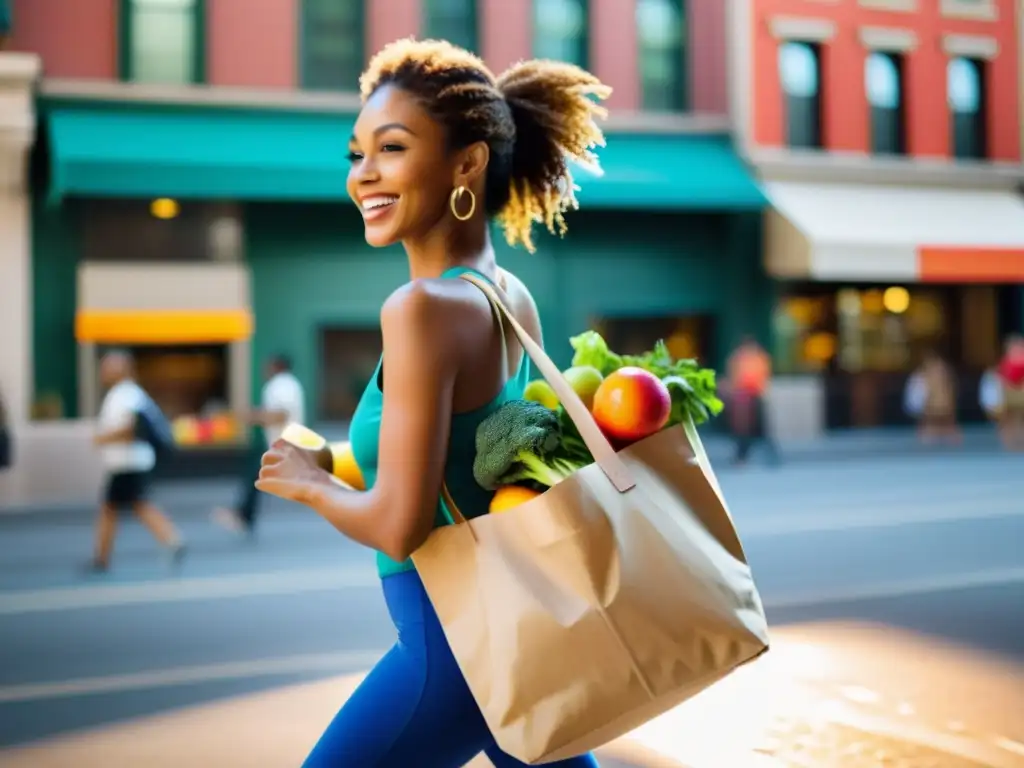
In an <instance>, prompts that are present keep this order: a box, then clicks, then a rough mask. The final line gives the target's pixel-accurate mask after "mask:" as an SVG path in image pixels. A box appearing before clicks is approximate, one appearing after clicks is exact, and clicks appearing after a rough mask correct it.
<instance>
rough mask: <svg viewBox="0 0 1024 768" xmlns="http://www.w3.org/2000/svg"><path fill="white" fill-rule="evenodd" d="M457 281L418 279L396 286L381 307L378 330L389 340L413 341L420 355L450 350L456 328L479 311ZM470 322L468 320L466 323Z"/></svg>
mask: <svg viewBox="0 0 1024 768" xmlns="http://www.w3.org/2000/svg"><path fill="white" fill-rule="evenodd" d="M466 288H470V286H469V285H468V284H465V283H463V282H462V281H461V280H442V279H429V278H425V279H419V280H413V281H411V282H408V283H406V284H404V285H402V286H400V287H399V288H397V289H396V290H395V291H394V292H392V294H391V295H390V296H388V298H387V299H386V300H385V302H384V306H383V307H382V308H381V316H380V320H381V331H382V333H383V334H384V336H385V337H386V338H387V337H390V338H391V339H392V340H397V339H398V337H401V338H402V341H403V342H411V343H413V344H415V345H416V346H417V347H418V349H419V351H420V352H422V353H424V354H437V353H438V352H440V351H443V350H445V349H449V350H451V349H454V348H456V347H457V346H458V345H459V344H460V343H462V339H461V338H460V333H459V329H461V328H465V327H466V325H467V321H469V320H472V319H473V317H474V316H475V314H478V313H479V307H478V305H477V303H476V302H474V301H473V300H472V299H473V298H474V297H473V295H472V294H471V293H469V292H467V291H466ZM470 325H472V323H470Z"/></svg>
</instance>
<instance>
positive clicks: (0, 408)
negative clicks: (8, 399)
mask: <svg viewBox="0 0 1024 768" xmlns="http://www.w3.org/2000/svg"><path fill="white" fill-rule="evenodd" d="M11 431H12V430H11V425H10V424H9V423H8V420H7V411H6V410H5V408H4V398H3V394H2V393H0V471H3V470H5V469H9V468H10V466H11V465H12V464H13V463H14V437H13V435H12V434H11Z"/></svg>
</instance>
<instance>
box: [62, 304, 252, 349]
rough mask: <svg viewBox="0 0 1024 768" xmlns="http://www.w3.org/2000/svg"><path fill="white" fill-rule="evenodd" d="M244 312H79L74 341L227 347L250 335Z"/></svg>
mask: <svg viewBox="0 0 1024 768" xmlns="http://www.w3.org/2000/svg"><path fill="white" fill-rule="evenodd" d="M252 332H253V319H252V315H251V313H250V312H248V311H247V310H244V309H227V310H118V309H83V310H79V312H78V314H77V315H76V317H75V338H76V339H77V340H78V341H79V342H80V343H92V344H229V343H231V342H234V341H242V340H245V339H248V338H249V337H250V336H252Z"/></svg>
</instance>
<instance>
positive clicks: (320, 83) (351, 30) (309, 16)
mask: <svg viewBox="0 0 1024 768" xmlns="http://www.w3.org/2000/svg"><path fill="white" fill-rule="evenodd" d="M363 5H364V4H363V3H362V2H360V1H359V0H345V1H344V2H342V1H341V0H302V85H303V87H304V88H310V89H316V90H328V91H356V90H358V89H359V75H360V73H361V72H362V71H363V64H364V32H365V22H366V20H365V17H364V8H363Z"/></svg>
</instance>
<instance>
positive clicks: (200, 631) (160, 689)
mask: <svg viewBox="0 0 1024 768" xmlns="http://www.w3.org/2000/svg"><path fill="white" fill-rule="evenodd" d="M720 479H721V481H722V484H723V487H724V489H725V492H726V495H727V498H728V500H729V503H730V506H731V508H732V512H733V515H734V517H735V518H736V521H737V525H738V527H739V530H740V532H741V536H742V538H743V541H744V545H745V547H746V549H747V552H748V556H749V558H750V561H751V563H752V565H753V567H754V570H755V575H756V576H757V578H758V583H759V586H760V589H761V592H762V595H763V597H764V599H765V603H766V606H767V609H768V611H769V618H770V619H771V620H772V622H773V623H774V624H776V625H779V626H781V625H784V624H789V623H794V622H799V623H804V622H808V621H813V620H818V619H857V620H870V621H876V622H880V623H884V624H886V625H889V626H893V627H901V628H906V629H910V630H914V631H916V632H922V633H926V634H929V635H934V636H936V637H941V638H946V639H950V640H953V641H956V642H959V643H963V644H968V645H971V646H974V647H975V648H979V649H984V650H986V651H991V652H993V653H996V654H1001V655H1004V656H1006V657H1008V658H1010V659H1016V660H1020V661H1021V662H1024V547H1022V546H1021V542H1024V459H1022V457H1020V456H1008V455H992V454H984V455H957V454H937V455H921V456H914V457H903V458H898V457H892V456H890V457H885V458H881V459H876V460H864V459H862V460H857V461H851V460H844V461H832V462H830V461H818V462H813V463H802V464H796V463H794V464H792V465H787V466H785V467H783V468H782V469H779V470H770V469H762V468H757V467H753V468H750V469H749V470H744V471H733V470H727V471H723V472H722V473H721V475H720ZM227 493H228V489H227V488H225V487H224V486H223V485H219V484H206V485H197V486H195V487H194V488H191V489H186V490H180V489H178V490H171V491H167V492H165V494H164V501H165V502H166V507H167V508H168V510H169V511H170V512H171V513H172V514H173V515H174V517H175V518H176V520H177V521H178V522H179V524H180V526H181V528H182V530H183V531H184V533H185V534H186V536H187V537H188V539H189V541H190V544H191V551H190V554H189V557H188V559H187V560H186V562H185V564H184V566H183V567H182V568H181V569H180V571H177V572H175V571H172V570H171V569H170V568H169V566H168V564H167V563H166V562H164V561H163V560H162V559H161V557H160V554H159V553H158V552H157V550H156V547H155V545H154V544H153V543H152V542H151V540H150V539H149V538H148V537H147V535H146V534H145V532H144V531H142V530H140V529H139V528H138V526H137V525H136V524H135V523H134V522H132V521H126V522H125V525H124V526H123V528H122V532H121V536H120V538H119V540H118V544H117V550H116V553H115V567H114V570H113V571H112V572H111V573H110V574H108V575H106V576H102V577H96V576H85V575H83V574H81V573H80V572H79V570H78V569H79V567H80V566H81V565H82V564H83V563H84V562H85V561H86V559H87V558H88V554H89V550H90V545H91V528H90V525H91V520H90V519H89V518H88V517H87V516H83V515H82V514H72V513H61V514H54V515H46V514H42V515H9V516H0V747H3V746H10V745H13V744H20V743H24V742H28V741H32V740H38V739H44V738H48V737H52V736H55V735H58V734H62V733H65V732H69V731H73V730H76V729H82V728H87V727H91V726H98V725H103V724H108V723H113V722H117V721H121V720H125V719H128V718H135V717H139V716H144V715H149V714H155V713H159V712H165V711H168V710H172V709H175V708H179V707H187V706H190V705H194V704H197V703H199V702H205V701H212V700H216V699H220V698H224V697H229V696H235V695H237V694H241V693H250V692H254V691H260V690H265V689H272V688H277V687H278V686H282V685H285V684H289V683H295V682H299V681H305V680H314V679H320V678H327V677H331V676H335V675H340V674H346V673H354V672H359V671H362V670H365V669H367V668H368V667H369V666H370V665H371V664H372V661H373V659H374V658H376V657H377V656H378V655H379V654H380V652H381V651H382V650H383V649H384V648H386V647H387V646H388V645H389V644H390V642H391V639H392V636H393V631H392V629H391V627H390V625H389V622H388V619H387V616H386V613H385V610H384V607H383V603H382V600H381V597H380V592H379V585H378V584H377V582H376V578H375V576H374V572H373V565H372V557H371V555H370V554H369V553H368V552H366V551H364V550H361V549H360V548H358V547H356V546H355V545H352V544H350V543H348V542H347V541H346V540H344V539H343V538H342V537H341V536H340V535H338V534H336V533H335V532H334V531H333V529H331V528H330V527H329V526H327V525H326V524H325V523H323V522H322V521H320V520H319V519H317V518H315V517H314V516H313V515H312V514H311V513H308V512H306V511H304V510H302V509H300V508H297V507H291V506H288V505H285V504H284V503H270V504H268V505H267V508H266V514H265V516H264V518H263V519H262V521H261V527H260V531H259V536H258V539H257V540H256V541H255V542H251V543H250V542H244V541H239V540H236V539H233V538H232V537H230V536H229V535H228V534H226V533H225V532H223V531H222V530H220V529H219V528H216V527H214V526H213V525H212V524H211V523H210V521H209V518H208V512H209V509H210V508H211V507H212V506H213V505H215V504H221V503H224V502H226V501H228V498H227Z"/></svg>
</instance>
